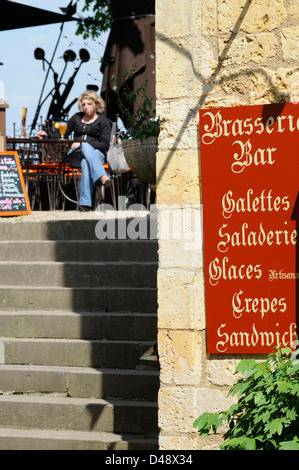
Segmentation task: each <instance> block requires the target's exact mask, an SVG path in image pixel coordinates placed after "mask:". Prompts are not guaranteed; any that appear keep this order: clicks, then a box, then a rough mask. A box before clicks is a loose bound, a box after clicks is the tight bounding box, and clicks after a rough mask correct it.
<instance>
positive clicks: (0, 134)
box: [0, 98, 9, 152]
mask: <svg viewBox="0 0 299 470" xmlns="http://www.w3.org/2000/svg"><path fill="white" fill-rule="evenodd" d="M8 107H9V106H8V104H7V103H5V101H4V100H3V99H2V98H0V152H5V150H6V119H5V112H6V108H8Z"/></svg>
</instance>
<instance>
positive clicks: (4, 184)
mask: <svg viewBox="0 0 299 470" xmlns="http://www.w3.org/2000/svg"><path fill="white" fill-rule="evenodd" d="M30 213H31V209H30V204H29V200H28V195H27V191H26V187H25V183H24V178H23V173H22V169H21V165H20V160H19V157H18V154H17V152H0V216H10V215H24V214H30Z"/></svg>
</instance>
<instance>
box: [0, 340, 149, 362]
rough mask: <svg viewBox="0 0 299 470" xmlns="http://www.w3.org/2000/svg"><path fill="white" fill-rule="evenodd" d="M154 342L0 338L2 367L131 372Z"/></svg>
mask: <svg viewBox="0 0 299 470" xmlns="http://www.w3.org/2000/svg"><path fill="white" fill-rule="evenodd" d="M152 345H153V342H152V341H117V340H82V339H35V338H4V337H1V338H0V351H1V357H0V363H1V364H27V365H29V364H33V365H45V366H73V367H96V368H101V367H108V368H113V367H116V368H125V369H127V368H130V369H135V368H136V367H137V366H138V363H139V360H140V358H141V357H142V356H143V355H144V353H146V351H148V349H149V348H150V347H151V346H152Z"/></svg>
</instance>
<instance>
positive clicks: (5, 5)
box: [0, 0, 78, 31]
mask: <svg viewBox="0 0 299 470" xmlns="http://www.w3.org/2000/svg"><path fill="white" fill-rule="evenodd" d="M73 11H74V10H73V9H70V10H69V12H67V13H66V14H65V15H61V14H59V13H53V12H51V11H47V10H41V9H40V8H35V7H30V6H27V5H21V4H20V3H17V2H10V1H9V0H0V31H6V30H9V29H19V28H28V27H30V26H41V25H45V24H53V23H63V22H65V21H78V19H77V18H74V17H72V16H71V15H72V13H73Z"/></svg>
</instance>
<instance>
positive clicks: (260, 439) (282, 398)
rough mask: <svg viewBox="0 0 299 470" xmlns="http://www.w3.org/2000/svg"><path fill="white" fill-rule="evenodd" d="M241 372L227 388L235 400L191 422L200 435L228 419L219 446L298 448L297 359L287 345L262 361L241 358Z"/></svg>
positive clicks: (207, 432) (298, 401)
mask: <svg viewBox="0 0 299 470" xmlns="http://www.w3.org/2000/svg"><path fill="white" fill-rule="evenodd" d="M237 373H241V374H243V376H242V378H240V379H239V380H238V381H237V383H236V384H235V385H234V386H233V387H232V388H231V389H230V391H229V395H231V396H234V395H236V394H238V402H237V403H236V404H234V405H232V406H231V407H230V408H229V410H228V411H223V412H220V413H204V414H202V415H201V416H200V417H199V418H197V419H196V420H195V422H194V427H196V428H198V431H199V434H200V435H201V436H207V435H208V434H209V432H210V431H212V432H214V433H216V432H217V430H218V429H219V427H220V426H221V425H222V424H225V423H227V425H228V430H226V432H225V434H224V444H223V445H221V446H220V449H222V450H299V421H298V414H299V361H298V360H295V356H294V355H293V354H292V350H291V349H289V348H283V349H278V350H277V351H276V353H273V354H270V355H269V356H267V359H266V360H265V361H262V362H256V361H255V360H254V359H244V360H242V361H241V362H240V363H239V364H238V366H237V368H236V371H235V374H237Z"/></svg>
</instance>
